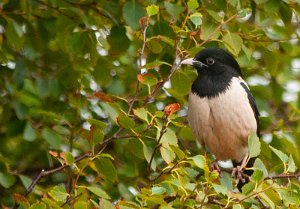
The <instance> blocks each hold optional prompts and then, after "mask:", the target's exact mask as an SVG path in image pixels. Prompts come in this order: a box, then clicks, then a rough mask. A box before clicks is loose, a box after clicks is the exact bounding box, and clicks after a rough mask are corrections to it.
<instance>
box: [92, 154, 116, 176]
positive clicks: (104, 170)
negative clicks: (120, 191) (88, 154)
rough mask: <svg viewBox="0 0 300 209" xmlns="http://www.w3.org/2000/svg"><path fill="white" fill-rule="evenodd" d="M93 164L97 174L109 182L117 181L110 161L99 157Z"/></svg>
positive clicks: (114, 169)
mask: <svg viewBox="0 0 300 209" xmlns="http://www.w3.org/2000/svg"><path fill="white" fill-rule="evenodd" d="M93 162H94V164H95V168H96V171H97V173H99V174H100V175H101V176H103V177H104V178H105V179H108V180H109V181H111V182H115V181H116V180H117V178H118V177H117V171H116V168H115V166H114V165H113V163H112V161H111V160H110V159H108V158H103V157H101V158H100V159H95V160H94V161H93Z"/></svg>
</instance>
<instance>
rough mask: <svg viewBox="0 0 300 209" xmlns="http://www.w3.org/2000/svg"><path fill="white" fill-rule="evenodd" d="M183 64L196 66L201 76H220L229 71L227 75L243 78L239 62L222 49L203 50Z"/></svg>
mask: <svg viewBox="0 0 300 209" xmlns="http://www.w3.org/2000/svg"><path fill="white" fill-rule="evenodd" d="M181 63H182V64H189V65H192V66H194V67H195V68H196V69H197V71H198V72H199V73H200V74H201V73H209V74H211V75H214V74H217V75H219V74H222V73H224V72H225V71H227V73H230V74H237V75H238V76H241V69H240V66H239V64H238V63H237V61H236V60H235V59H234V58H233V56H232V55H231V54H230V53H229V52H227V51H225V50H224V49H221V48H206V49H203V50H202V51H200V52H198V53H197V54H196V56H195V57H194V58H190V59H186V60H183V61H182V62H181ZM206 71H207V72H206ZM231 71H232V72H231Z"/></svg>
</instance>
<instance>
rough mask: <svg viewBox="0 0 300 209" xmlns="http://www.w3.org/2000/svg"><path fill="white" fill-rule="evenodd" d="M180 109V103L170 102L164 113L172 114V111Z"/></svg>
mask: <svg viewBox="0 0 300 209" xmlns="http://www.w3.org/2000/svg"><path fill="white" fill-rule="evenodd" d="M179 109H180V104H178V103H172V104H169V105H167V106H166V107H165V110H164V112H165V114H166V115H172V114H173V113H175V112H177V111H178V110H179Z"/></svg>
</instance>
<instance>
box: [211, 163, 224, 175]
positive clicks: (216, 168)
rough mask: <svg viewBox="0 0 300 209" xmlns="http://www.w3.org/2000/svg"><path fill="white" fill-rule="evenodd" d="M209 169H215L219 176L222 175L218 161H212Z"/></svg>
mask: <svg viewBox="0 0 300 209" xmlns="http://www.w3.org/2000/svg"><path fill="white" fill-rule="evenodd" d="M210 171H217V172H218V173H219V175H220V176H222V171H221V169H220V167H219V164H218V161H216V160H215V161H213V162H212V163H211V166H210Z"/></svg>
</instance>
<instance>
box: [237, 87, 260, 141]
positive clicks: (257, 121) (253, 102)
mask: <svg viewBox="0 0 300 209" xmlns="http://www.w3.org/2000/svg"><path fill="white" fill-rule="evenodd" d="M240 84H241V85H242V87H243V88H244V89H245V91H246V93H247V95H248V100H249V103H250V105H251V108H252V110H253V113H254V116H255V119H256V123H257V131H256V134H257V136H258V137H259V136H260V133H259V132H260V130H259V111H258V108H257V106H256V102H255V99H254V97H253V95H252V94H251V92H250V90H249V89H248V87H247V86H246V84H244V83H243V82H241V83H240Z"/></svg>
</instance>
